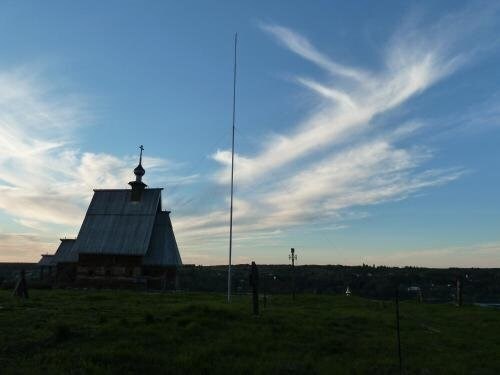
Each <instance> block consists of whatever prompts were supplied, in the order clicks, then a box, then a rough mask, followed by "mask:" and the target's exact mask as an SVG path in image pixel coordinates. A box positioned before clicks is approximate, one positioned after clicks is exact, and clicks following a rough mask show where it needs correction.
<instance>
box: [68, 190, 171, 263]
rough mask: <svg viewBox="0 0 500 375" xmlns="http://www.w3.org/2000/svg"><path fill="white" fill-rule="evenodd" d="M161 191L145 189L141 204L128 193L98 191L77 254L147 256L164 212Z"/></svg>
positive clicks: (95, 192)
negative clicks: (159, 219)
mask: <svg viewBox="0 0 500 375" xmlns="http://www.w3.org/2000/svg"><path fill="white" fill-rule="evenodd" d="M161 190H162V189H145V190H144V192H143V193H142V196H141V200H140V201H139V202H135V201H132V200H131V190H128V189H123V190H122V189H116V190H94V197H93V198H92V201H91V202H90V206H89V208H88V210H87V213H86V215H85V219H84V220H83V224H82V227H81V228H80V233H79V234H78V237H77V239H76V242H75V244H74V246H73V252H75V253H76V254H82V253H83V254H114V255H140V256H143V255H145V254H146V252H147V251H148V247H149V242H150V239H151V234H152V232H153V226H154V222H155V217H156V214H157V212H159V211H160V210H161Z"/></svg>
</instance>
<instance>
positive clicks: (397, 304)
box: [396, 285, 403, 374]
mask: <svg viewBox="0 0 500 375" xmlns="http://www.w3.org/2000/svg"><path fill="white" fill-rule="evenodd" d="M396 331H397V340H398V360H399V373H400V374H402V373H403V365H402V360H401V336H400V330H399V285H398V286H397V287H396Z"/></svg>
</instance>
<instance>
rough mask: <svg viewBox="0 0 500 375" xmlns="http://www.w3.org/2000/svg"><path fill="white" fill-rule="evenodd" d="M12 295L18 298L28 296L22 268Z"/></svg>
mask: <svg viewBox="0 0 500 375" xmlns="http://www.w3.org/2000/svg"><path fill="white" fill-rule="evenodd" d="M14 296H16V297H19V298H26V299H27V298H28V285H27V283H26V273H25V272H24V270H21V272H20V278H19V281H18V282H17V284H16V287H15V288H14Z"/></svg>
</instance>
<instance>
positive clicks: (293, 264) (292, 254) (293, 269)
mask: <svg viewBox="0 0 500 375" xmlns="http://www.w3.org/2000/svg"><path fill="white" fill-rule="evenodd" d="M288 259H290V260H291V261H292V298H293V300H295V261H296V260H297V254H295V249H294V248H293V247H292V248H291V250H290V255H289V256H288Z"/></svg>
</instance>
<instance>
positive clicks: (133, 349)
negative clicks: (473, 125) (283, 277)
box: [0, 290, 500, 374]
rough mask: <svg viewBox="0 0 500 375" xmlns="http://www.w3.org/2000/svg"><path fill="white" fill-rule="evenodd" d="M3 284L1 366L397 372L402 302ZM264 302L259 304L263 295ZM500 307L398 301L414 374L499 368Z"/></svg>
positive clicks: (15, 369) (21, 369)
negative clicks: (15, 288)
mask: <svg viewBox="0 0 500 375" xmlns="http://www.w3.org/2000/svg"><path fill="white" fill-rule="evenodd" d="M250 303H251V302H250V297H249V296H236V297H235V298H234V301H233V303H232V304H231V305H228V304H227V303H226V302H225V297H224V296H223V295H220V294H189V293H186V294H153V293H149V294H147V293H137V292H128V291H67V290H45V291H35V290H33V291H31V295H30V299H29V300H27V301H19V300H16V299H14V298H13V297H12V296H11V293H10V292H9V291H0V369H1V370H0V372H1V373H2V374H16V373H43V374H58V373H64V374H68V373H72V374H87V373H90V374H110V373H111V374H129V373H130V374H132V373H134V374H135V373H142V374H147V373H172V374H177V373H179V374H216V373H217V374H220V373H223V374H224V373H227V374H253V373H256V374H378V373H379V374H393V373H398V365H397V363H398V362H397V356H396V353H397V352H396V333H395V313H394V311H395V307H394V303H392V302H380V301H370V300H366V299H360V298H356V297H345V296H327V295H321V296H319V295H318V296H316V295H299V296H298V298H297V301H296V302H295V303H294V302H293V301H292V300H291V298H290V297H289V296H286V295H279V296H271V297H270V298H269V300H268V303H267V307H266V308H262V311H261V315H260V316H259V317H254V316H252V315H251V305H250ZM261 307H262V306H261ZM499 336H500V311H499V310H493V309H487V308H479V307H473V306H465V307H463V308H456V307H454V306H452V305H428V304H417V303H415V302H413V301H412V302H409V301H407V302H403V303H402V304H401V340H402V353H403V367H404V370H405V373H408V374H441V373H442V374H445V373H446V374H448V373H449V374H498V373H500V355H499V353H500V340H499Z"/></svg>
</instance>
